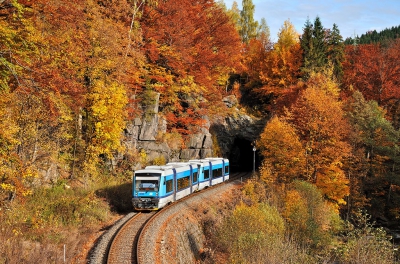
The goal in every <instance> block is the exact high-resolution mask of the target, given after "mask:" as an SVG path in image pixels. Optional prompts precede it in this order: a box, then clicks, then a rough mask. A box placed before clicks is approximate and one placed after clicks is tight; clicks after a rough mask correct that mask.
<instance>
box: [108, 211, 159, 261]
mask: <svg viewBox="0 0 400 264" xmlns="http://www.w3.org/2000/svg"><path fill="white" fill-rule="evenodd" d="M155 214H156V212H151V213H137V214H136V215H134V216H133V217H132V218H131V219H129V220H128V221H127V222H126V223H125V224H124V225H123V226H122V227H121V229H120V230H119V231H118V233H117V234H116V236H115V237H114V239H113V241H112V244H111V246H110V249H109V252H108V256H107V263H108V264H121V263H138V262H137V254H136V253H137V250H136V248H137V241H138V238H139V234H140V232H141V230H142V228H143V226H144V225H145V223H146V222H147V221H149V219H151V218H152V217H154V215H155Z"/></svg>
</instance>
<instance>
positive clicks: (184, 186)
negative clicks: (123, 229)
mask: <svg viewBox="0 0 400 264" xmlns="http://www.w3.org/2000/svg"><path fill="white" fill-rule="evenodd" d="M228 179H229V160H228V159H223V158H207V159H199V160H189V162H170V163H168V164H167V165H164V166H147V167H146V168H145V169H142V170H137V171H135V173H134V176H133V181H132V205H133V208H134V209H135V210H137V211H140V210H158V209H161V208H162V207H164V206H165V205H167V204H169V203H172V202H174V201H176V200H179V199H181V198H183V197H185V196H188V195H190V194H191V193H193V192H196V191H199V190H201V189H204V188H206V187H208V186H211V185H215V184H219V183H221V182H224V181H226V180H228Z"/></svg>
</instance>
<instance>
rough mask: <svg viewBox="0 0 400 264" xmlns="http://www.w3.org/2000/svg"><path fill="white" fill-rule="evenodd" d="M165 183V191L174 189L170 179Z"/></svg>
mask: <svg viewBox="0 0 400 264" xmlns="http://www.w3.org/2000/svg"><path fill="white" fill-rule="evenodd" d="M166 185H167V186H166V192H167V193H169V192H172V191H173V190H174V184H173V181H172V180H168V181H167V184H166Z"/></svg>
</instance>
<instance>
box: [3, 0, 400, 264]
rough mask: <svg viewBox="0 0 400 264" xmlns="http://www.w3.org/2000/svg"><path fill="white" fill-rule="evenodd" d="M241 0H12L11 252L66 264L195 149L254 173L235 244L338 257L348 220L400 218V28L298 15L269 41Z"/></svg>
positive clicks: (8, 68)
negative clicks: (235, 2) (144, 181)
mask: <svg viewBox="0 0 400 264" xmlns="http://www.w3.org/2000/svg"><path fill="white" fill-rule="evenodd" d="M243 3H244V4H245V6H243V7H242V8H243V10H242V11H243V12H240V10H239V9H238V8H236V9H235V8H232V9H227V8H226V7H225V6H224V5H223V4H222V3H221V1H209V0H199V1H192V0H175V1H157V0H147V1H141V0H133V1H131V0H105V1H96V0H85V1H81V0H71V1H62V0H50V1H48V0H36V1H28V0H0V36H1V37H0V93H1V94H0V95H1V96H0V222H1V223H2V228H1V229H0V239H1V240H2V241H5V243H0V252H4V254H2V255H0V262H13V261H14V262H18V260H15V258H21V259H23V260H24V261H28V259H29V256H33V257H32V258H33V262H35V261H36V262H41V261H42V262H43V261H44V262H46V261H48V262H55V259H58V260H59V258H60V253H59V252H60V249H61V248H63V245H64V244H67V245H68V246H70V247H73V248H75V249H76V248H78V247H79V246H81V245H82V244H84V243H83V240H81V238H82V236H86V235H87V234H88V233H92V232H96V231H94V230H98V229H99V228H103V227H104V228H106V226H107V225H108V224H109V223H110V222H111V221H112V220H113V219H114V218H115V217H117V216H118V215H120V214H124V213H126V212H127V211H129V210H131V202H130V199H131V195H132V191H131V190H132V189H131V181H132V173H133V171H134V170H136V169H139V168H142V167H145V166H147V165H150V164H165V163H166V162H170V161H176V160H188V159H191V158H193V157H194V158H204V157H206V156H224V157H225V158H229V159H230V160H231V161H232V162H231V164H232V168H233V169H237V170H252V169H253V168H254V170H255V176H254V177H255V179H257V181H255V182H251V183H250V184H249V185H246V187H245V188H244V189H243V192H245V194H246V195H248V196H249V197H247V198H246V199H245V200H244V201H243V203H242V204H240V205H235V208H232V214H233V215H232V216H231V218H230V217H229V216H227V217H226V218H225V219H221V223H225V226H224V225H222V226H220V227H221V228H224V227H225V228H227V230H238V233H235V234H232V236H233V235H234V236H236V237H237V241H239V242H243V243H244V244H240V243H239V244H236V246H237V249H240V248H243V247H242V245H245V246H246V247H247V249H248V250H250V249H251V250H253V249H254V250H255V251H251V252H253V253H254V254H255V255H257V254H258V253H260V252H259V251H257V245H265V243H267V242H266V241H268V239H270V238H271V237H270V235H271V234H270V233H268V232H266V231H265V230H269V229H270V228H272V227H273V228H276V229H277V232H278V231H279V232H278V233H279V234H281V235H282V237H274V239H277V240H276V241H280V242H282V241H284V240H282V239H281V238H283V237H290V238H292V239H293V240H292V241H296V243H297V242H298V243H299V244H296V245H294V246H295V247H296V246H297V245H298V246H300V247H301V248H304V249H306V250H307V253H306V254H305V255H304V257H305V258H306V257H307V256H312V255H313V253H315V252H324V254H325V253H326V254H325V255H324V257H326V256H329V253H332V252H331V251H330V250H333V249H335V248H337V247H336V244H335V243H336V242H337V241H338V239H337V238H338V237H340V234H343V232H344V233H346V234H353V235H358V233H357V232H356V231H354V232H355V233H351V232H350V230H364V229H363V228H366V229H368V230H369V228H370V227H371V226H373V223H374V222H375V223H377V224H378V225H379V226H381V227H382V228H385V230H386V231H389V230H398V229H400V227H399V223H398V219H399V217H400V177H399V175H400V159H399V151H398V150H399V142H400V132H399V128H400V90H399V89H398V88H399V85H400V63H399V61H400V39H399V38H397V33H396V32H398V30H399V27H393V28H392V29H388V30H385V31H382V32H380V33H377V32H376V34H375V33H374V32H371V33H367V34H365V36H364V35H363V36H362V37H360V39H361V38H362V39H365V41H367V39H370V40H369V41H371V42H369V43H368V44H366V43H365V44H364V43H361V42H358V43H357V44H358V45H346V42H345V41H343V38H342V36H341V34H340V29H339V28H338V26H337V25H336V24H334V25H333V27H332V28H329V29H328V28H325V27H324V26H323V24H322V20H321V18H320V17H316V18H315V19H314V20H313V21H311V20H310V19H307V20H306V21H305V25H304V28H303V32H302V34H301V36H300V37H299V34H298V32H296V30H295V28H294V25H293V24H292V23H291V22H290V20H289V19H288V20H286V21H284V23H283V25H282V27H281V29H280V31H279V35H278V40H277V41H276V42H271V40H270V37H269V30H268V27H267V26H266V25H265V24H264V26H263V27H259V24H258V22H257V21H255V20H254V18H253V12H254V5H253V2H252V1H251V0H246V1H243ZM388 38H390V40H387V41H384V42H382V39H388ZM378 40H379V42H375V41H378ZM363 41H364V40H363ZM333 113H334V114H333ZM253 149H254V150H253ZM253 155H254V156H253ZM253 162H254V163H253ZM253 166H254V167H253ZM307 194H309V195H310V196H308V195H307ZM314 202H315V203H314ZM314 211H315V212H316V211H318V214H309V212H314ZM265 212H268V213H265ZM246 214H247V215H248V214H251V215H252V216H253V218H251V220H252V223H254V225H255V226H257V227H262V228H261V229H257V230H258V231H257V232H255V233H251V235H249V236H245V235H243V233H241V232H239V231H241V230H244V231H246V232H247V231H248V230H247V229H246V228H245V227H246V226H245V225H244V226H242V227H243V229H241V228H240V226H236V227H235V226H231V224H232V225H233V223H236V222H235V221H236V220H241V219H248V217H247V216H246ZM269 215H272V216H274V219H270V218H268V216H269ZM327 216H329V219H328V218H326V217H327ZM242 217H243V218H242ZM229 219H231V220H232V219H233V220H232V221H231V220H229ZM357 219H358V220H357ZM360 219H361V220H360ZM234 220H235V221H234ZM275 220H276V221H275ZM359 220H360V221H364V222H363V227H360V229H357V228H358V227H359V226H358V224H359V223H358V221H359ZM225 221H226V222H225ZM237 223H238V225H241V224H240V223H242V222H241V221H238V222H237ZM281 224H282V225H281ZM347 227H351V228H347ZM70 230H71V234H72V235H71V236H69V231H70ZM221 230H222V229H221ZM263 230H264V231H265V232H264V231H263ZM375 231H376V230H375V229H373V232H372V236H374V238H376V239H377V241H384V243H383V244H382V245H383V246H382V247H380V244H379V243H376V244H374V245H373V246H374V249H376V250H377V252H378V253H377V254H375V255H376V256H379V255H382V256H385V257H387V259H389V260H392V259H393V258H394V255H393V254H389V255H390V256H386V255H384V254H379V250H382V249H386V246H387V243H386V242H387V240H388V239H387V237H386V234H385V232H384V231H383V230H381V229H379V230H378V231H376V232H375ZM246 232H244V233H246ZM263 232H264V233H263ZM349 232H350V233H349ZM360 232H361V231H360ZM247 233H248V232H247ZM71 238H76V239H71ZM381 238H382V239H383V240H379V239H381ZM215 239H218V238H215ZM219 239H221V240H219V241H220V243H221V245H223V246H221V248H219V250H221V251H222V252H224V253H226V254H228V253H229V254H230V257H231V258H233V259H235V260H237V261H236V262H239V263H240V262H243V259H241V257H243V256H244V255H241V254H242V252H241V251H239V250H235V249H234V248H230V247H228V246H229V243H227V240H224V237H219ZM271 239H272V238H271ZM75 240H76V241H79V243H80V245H79V246H77V244H76V243H75V242H74V241H75ZM260 241H261V242H260ZM339 241H340V242H343V241H341V240H340V239H339ZM360 243H361V242H360ZM345 245H346V246H349V245H348V244H345ZM258 249H260V248H258ZM32 252H33V253H34V254H32V255H31V254H30V253H32ZM40 252H43V254H42V255H41V254H40ZM235 252H238V255H235V254H236V253H235ZM247 252H250V251H247ZM343 252H346V250H344V251H343ZM343 252H342V253H343ZM374 252H376V251H374ZM390 252H391V251H390ZM391 253H392V252H391ZM69 254H70V255H69V256H70V257H71V258H73V257H74V256H75V254H76V251H74V252H73V253H69ZM335 254H339V253H338V252H335ZM343 254H344V253H343ZM361 255H362V254H361ZM252 256H253V255H251V254H248V257H250V258H251V257H252ZM257 256H259V255H257ZM262 256H264V257H265V255H262ZM302 256H303V255H302ZM80 257H81V256H80ZM246 257H247V255H246ZM11 259H12V260H11ZM340 259H342V260H343V262H344V263H348V262H346V260H348V259H347V256H345V255H341V256H340ZM42 262H41V263H42ZM260 262H261V261H260Z"/></svg>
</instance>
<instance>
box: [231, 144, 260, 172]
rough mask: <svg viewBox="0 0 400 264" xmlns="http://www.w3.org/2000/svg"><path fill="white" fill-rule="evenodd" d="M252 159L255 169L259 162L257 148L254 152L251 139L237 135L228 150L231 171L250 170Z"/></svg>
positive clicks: (251, 168)
mask: <svg viewBox="0 0 400 264" xmlns="http://www.w3.org/2000/svg"><path fill="white" fill-rule="evenodd" d="M254 157H255V159H254ZM254 160H255V169H256V171H257V169H258V167H259V163H260V157H259V153H258V150H256V151H255V153H254V151H253V146H252V142H251V141H249V140H247V139H244V138H239V137H238V138H235V139H234V141H233V144H232V147H231V149H230V151H229V163H230V167H231V171H232V172H241V171H252V170H253V163H254Z"/></svg>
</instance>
